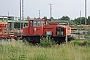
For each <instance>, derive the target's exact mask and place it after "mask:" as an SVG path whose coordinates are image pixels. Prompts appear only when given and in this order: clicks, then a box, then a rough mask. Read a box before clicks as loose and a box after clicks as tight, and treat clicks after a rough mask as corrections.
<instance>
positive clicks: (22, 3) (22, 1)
mask: <svg viewBox="0 0 90 60" xmlns="http://www.w3.org/2000/svg"><path fill="white" fill-rule="evenodd" d="M22 20H23V27H24V0H22Z"/></svg>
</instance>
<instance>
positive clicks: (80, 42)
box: [72, 40, 90, 46]
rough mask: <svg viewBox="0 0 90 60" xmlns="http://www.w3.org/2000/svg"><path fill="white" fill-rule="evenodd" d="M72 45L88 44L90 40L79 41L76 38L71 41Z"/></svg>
mask: <svg viewBox="0 0 90 60" xmlns="http://www.w3.org/2000/svg"><path fill="white" fill-rule="evenodd" d="M72 44H73V45H74V46H75V45H79V46H90V41H80V40H78V41H77V40H76V41H74V42H73V43H72Z"/></svg>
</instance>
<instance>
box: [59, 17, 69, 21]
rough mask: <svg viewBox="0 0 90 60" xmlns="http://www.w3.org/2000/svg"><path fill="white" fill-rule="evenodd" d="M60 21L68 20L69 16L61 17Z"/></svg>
mask: <svg viewBox="0 0 90 60" xmlns="http://www.w3.org/2000/svg"><path fill="white" fill-rule="evenodd" d="M60 20H70V17H69V16H62V17H61V18H60Z"/></svg>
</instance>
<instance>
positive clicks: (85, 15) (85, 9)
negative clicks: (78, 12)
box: [85, 0, 87, 25]
mask: <svg viewBox="0 0 90 60" xmlns="http://www.w3.org/2000/svg"><path fill="white" fill-rule="evenodd" d="M86 24H87V0H85V25H86Z"/></svg>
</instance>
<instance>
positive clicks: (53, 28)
mask: <svg viewBox="0 0 90 60" xmlns="http://www.w3.org/2000/svg"><path fill="white" fill-rule="evenodd" d="M47 36H49V37H50V38H51V39H53V40H54V41H55V42H56V43H60V42H65V38H66V36H67V40H68V41H71V39H72V37H71V27H70V26H68V25H60V24H58V23H57V22H50V21H49V20H44V19H36V20H28V26H26V27H24V28H23V35H22V39H25V40H26V41H28V42H36V43H40V38H41V37H47Z"/></svg>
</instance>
